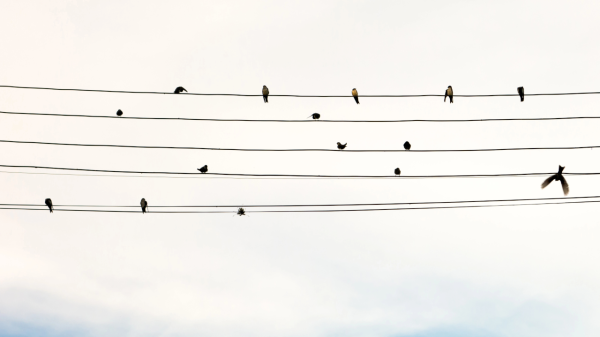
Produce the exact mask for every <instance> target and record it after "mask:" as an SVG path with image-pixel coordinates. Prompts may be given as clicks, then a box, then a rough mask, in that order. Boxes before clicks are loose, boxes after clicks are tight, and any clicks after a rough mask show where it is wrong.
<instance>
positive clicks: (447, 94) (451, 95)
mask: <svg viewBox="0 0 600 337" xmlns="http://www.w3.org/2000/svg"><path fill="white" fill-rule="evenodd" d="M446 97H450V103H454V99H453V97H454V91H452V86H451V85H449V86H448V89H446V94H445V95H444V102H446Z"/></svg>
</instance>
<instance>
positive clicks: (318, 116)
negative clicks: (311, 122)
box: [309, 112, 321, 119]
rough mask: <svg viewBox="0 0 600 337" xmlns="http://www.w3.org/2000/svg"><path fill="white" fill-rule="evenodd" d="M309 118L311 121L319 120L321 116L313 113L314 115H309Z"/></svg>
mask: <svg viewBox="0 0 600 337" xmlns="http://www.w3.org/2000/svg"><path fill="white" fill-rule="evenodd" d="M309 117H312V119H319V118H321V114H319V113H316V112H315V113H314V114H312V115H310V116H309Z"/></svg>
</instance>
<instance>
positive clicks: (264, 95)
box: [263, 85, 269, 103]
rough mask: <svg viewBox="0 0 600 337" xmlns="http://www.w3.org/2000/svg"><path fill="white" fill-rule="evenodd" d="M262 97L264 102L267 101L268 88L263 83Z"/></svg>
mask: <svg viewBox="0 0 600 337" xmlns="http://www.w3.org/2000/svg"><path fill="white" fill-rule="evenodd" d="M263 99H264V100H265V103H269V88H267V86H266V85H263Z"/></svg>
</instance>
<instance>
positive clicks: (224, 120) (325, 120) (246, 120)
mask: <svg viewBox="0 0 600 337" xmlns="http://www.w3.org/2000/svg"><path fill="white" fill-rule="evenodd" d="M0 114H8V115H26V116H49V117H81V118H111V119H131V120H165V121H199V122H259V123H469V122H515V121H554V120H578V119H600V116H573V117H541V118H477V119H395V120H349V119H338V120H336V119H222V118H184V117H135V116H133V117H126V116H121V117H119V116H102V115H70V114H51V113H37V112H13V111H0Z"/></svg>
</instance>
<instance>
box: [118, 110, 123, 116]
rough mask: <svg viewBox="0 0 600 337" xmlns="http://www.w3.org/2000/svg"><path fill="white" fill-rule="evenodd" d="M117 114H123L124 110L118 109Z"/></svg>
mask: <svg viewBox="0 0 600 337" xmlns="http://www.w3.org/2000/svg"><path fill="white" fill-rule="evenodd" d="M117 116H119V117H121V116H123V111H121V109H119V110H117Z"/></svg>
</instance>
